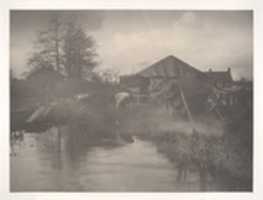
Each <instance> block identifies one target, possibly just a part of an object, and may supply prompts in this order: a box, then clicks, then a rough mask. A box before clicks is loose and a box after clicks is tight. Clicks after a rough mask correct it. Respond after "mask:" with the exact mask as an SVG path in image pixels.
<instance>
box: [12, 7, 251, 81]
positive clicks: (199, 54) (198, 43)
mask: <svg viewBox="0 0 263 200" xmlns="http://www.w3.org/2000/svg"><path fill="white" fill-rule="evenodd" d="M50 14H51V13H50V11H45V12H39V11H35V12H33V13H32V12H26V11H25V12H23V13H14V15H13V16H14V19H15V20H16V21H14V23H11V46H12V48H11V63H12V65H13V63H14V65H15V66H16V65H17V64H21V67H20V68H19V69H20V71H23V67H24V64H23V63H25V57H26V56H25V55H26V53H28V51H29V49H30V48H31V43H32V42H31V41H30V39H31V38H32V37H33V36H32V35H34V32H35V31H36V30H37V29H38V28H41V27H42V28H43V27H45V24H46V23H47V21H48V20H47V19H46V18H48V16H50ZM60 14H61V15H63V16H64V17H69V16H72V15H77V18H78V20H79V21H80V22H81V23H82V24H84V25H85V28H86V30H87V32H88V33H90V34H92V35H93V36H94V38H95V39H96V41H97V43H98V53H99V56H100V59H101V66H100V67H102V68H115V69H117V70H118V71H120V72H121V73H122V74H127V73H132V72H136V71H138V70H140V69H142V68H145V67H147V66H148V65H149V64H151V63H153V62H155V61H157V60H159V59H161V58H163V57H165V56H167V55H170V54H173V55H175V56H177V57H178V58H181V59H182V60H184V61H185V62H188V63H189V64H192V65H193V66H195V67H197V68H199V69H201V70H207V69H208V68H209V67H213V68H215V69H218V70H225V69H226V68H227V67H232V68H233V70H232V71H233V73H234V76H235V77H236V78H239V77H241V76H245V77H249V78H251V77H252V64H253V63H252V57H253V49H252V48H253V47H252V43H253V38H252V35H253V34H252V12H251V11H188V12H187V11H146V10H141V11H127V10H126V11H110V10H109V11H64V12H60ZM32 17H33V18H35V19H32ZM23 21H26V22H23ZM19 22H20V23H22V22H23V23H22V24H23V25H21V24H19ZM12 27H13V28H12ZM28 36H29V37H28ZM31 36H32V37H31ZM12 55H13V56H12ZM23 57H24V59H23ZM23 60H24V61H23Z"/></svg>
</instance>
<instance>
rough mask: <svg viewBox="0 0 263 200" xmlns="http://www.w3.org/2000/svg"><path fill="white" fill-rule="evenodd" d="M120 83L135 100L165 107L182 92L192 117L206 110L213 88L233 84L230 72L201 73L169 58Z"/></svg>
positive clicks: (186, 64)
mask: <svg viewBox="0 0 263 200" xmlns="http://www.w3.org/2000/svg"><path fill="white" fill-rule="evenodd" d="M120 82H121V85H122V87H123V88H126V89H127V90H129V91H130V92H132V93H134V94H135V96H136V95H137V94H140V95H141V96H148V97H149V98H152V99H153V98H155V99H157V98H158V99H162V100H164V101H166V103H167V101H170V100H172V101H173V102H174V101H175V100H176V98H178V95H180V91H181V92H182V93H183V95H184V100H185V101H186V102H187V104H188V108H189V110H190V111H191V113H193V114H198V113H201V112H203V111H204V110H205V109H206V106H207V100H208V98H209V96H211V94H213V92H214V89H215V88H219V89H224V87H228V86H230V85H231V83H232V82H233V80H232V77H231V72H230V70H228V71H226V72H211V71H209V72H203V71H200V70H198V69H196V68H194V67H193V66H191V65H190V64H188V63H186V62H184V61H182V60H180V59H178V58H176V57H175V56H172V55H170V56H167V57H165V58H163V59H161V60H160V61H158V62H156V63H154V64H152V65H150V66H149V67H146V68H145V69H143V70H142V71H139V72H138V73H136V74H134V75H131V76H123V77H121V80H120ZM178 89H179V90H178ZM176 95H177V96H176ZM168 103H169V102H168ZM177 107H180V105H179V106H177Z"/></svg>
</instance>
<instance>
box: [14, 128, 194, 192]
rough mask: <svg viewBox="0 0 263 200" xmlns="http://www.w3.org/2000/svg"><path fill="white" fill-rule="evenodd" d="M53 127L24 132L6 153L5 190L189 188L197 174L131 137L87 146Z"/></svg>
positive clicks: (191, 188) (151, 145)
mask: <svg viewBox="0 0 263 200" xmlns="http://www.w3.org/2000/svg"><path fill="white" fill-rule="evenodd" d="M60 141H61V142H60V148H58V146H59V143H58V135H57V132H56V130H49V131H48V132H46V133H43V134H40V135H36V134H25V138H24V141H23V142H22V143H21V144H17V145H16V147H15V151H16V152H17V155H16V156H11V163H10V164H11V172H10V173H11V174H10V177H11V180H10V182H11V183H10V184H11V185H10V187H11V191H195V190H198V189H199V180H198V177H197V176H194V175H191V176H188V177H187V180H186V181H185V182H183V183H182V182H180V183H178V181H177V180H176V175H177V170H176V168H175V167H174V165H173V164H172V163H170V161H169V160H168V159H167V158H166V157H165V156H164V155H162V154H160V153H158V152H157V150H156V147H155V146H154V145H153V144H152V143H150V142H145V141H142V140H139V139H138V138H135V142H134V143H131V144H124V145H120V146H118V147H105V146H104V147H99V146H96V147H90V146H88V145H85V144H81V143H80V142H79V141H74V140H72V138H71V137H70V136H69V135H68V134H62V137H61V140H60Z"/></svg>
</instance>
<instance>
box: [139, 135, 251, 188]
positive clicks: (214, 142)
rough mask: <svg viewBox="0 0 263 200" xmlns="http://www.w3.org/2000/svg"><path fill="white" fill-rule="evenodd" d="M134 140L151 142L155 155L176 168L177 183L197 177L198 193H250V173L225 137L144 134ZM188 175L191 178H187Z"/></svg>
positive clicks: (241, 157) (240, 156)
mask: <svg viewBox="0 0 263 200" xmlns="http://www.w3.org/2000/svg"><path fill="white" fill-rule="evenodd" d="M137 137H139V138H141V139H143V140H146V141H151V142H153V143H154V144H155V145H156V147H157V150H158V152H160V153H162V154H163V155H165V156H166V157H167V158H168V159H169V160H170V161H171V162H172V163H173V164H174V166H175V167H176V168H177V170H178V174H177V179H178V181H185V180H187V179H188V177H189V174H195V176H198V177H199V181H200V191H207V190H209V191H211V187H209V185H211V184H213V185H214V184H215V183H216V185H215V186H214V187H215V190H216V191H251V190H252V174H251V173H252V171H251V168H248V165H249V163H245V161H244V159H243V157H244V156H242V155H239V152H240V150H236V151H235V152H233V151H231V150H230V149H229V146H228V142H229V141H225V139H226V136H225V135H221V136H214V135H212V136H209V135H205V134H201V133H198V132H195V131H194V132H193V133H192V134H186V133H183V132H176V131H169V132H147V133H140V134H137ZM190 176H191V175H190Z"/></svg>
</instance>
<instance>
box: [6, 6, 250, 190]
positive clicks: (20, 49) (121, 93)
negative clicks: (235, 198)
mask: <svg viewBox="0 0 263 200" xmlns="http://www.w3.org/2000/svg"><path fill="white" fill-rule="evenodd" d="M252 25H253V13H252V11H249V10H247V11H245V10H243V11H238V10H236V11H234V10H231V11H201V10H200V11H198V10H196V11H195V10H191V11H187V10H185V11H180V10H52V11H51V10H11V11H10V65H11V66H10V112H11V119H10V191H11V192H50V191H55V192H196V191H197V192H204V191H207V192H211V191H212V192H219V191H230V192H232V191H252V189H253V152H252V149H253V129H252V125H253V119H252V114H253V112H252V111H253V99H252V97H253V37H252V36H253V27H252Z"/></svg>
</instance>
